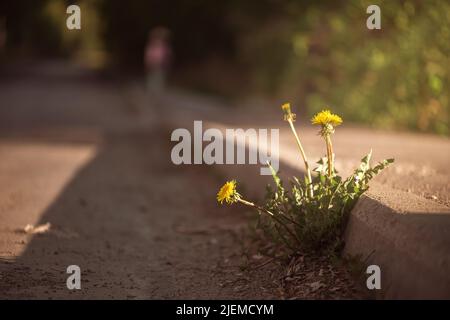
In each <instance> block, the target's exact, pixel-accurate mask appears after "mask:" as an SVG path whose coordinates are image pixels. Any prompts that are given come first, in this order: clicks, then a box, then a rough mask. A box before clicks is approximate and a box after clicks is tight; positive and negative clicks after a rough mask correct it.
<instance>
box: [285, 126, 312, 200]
mask: <svg viewBox="0 0 450 320" xmlns="http://www.w3.org/2000/svg"><path fill="white" fill-rule="evenodd" d="M288 122H289V125H290V126H291V130H292V133H293V134H294V137H295V140H296V141H297V146H298V148H299V149H300V154H301V155H302V158H303V162H304V163H305V169H306V174H307V177H308V183H309V187H310V188H309V192H310V195H311V197H313V196H314V191H313V186H312V178H311V170H310V169H309V164H308V159H307V158H306V153H305V150H304V149H303V146H302V143H301V142H300V139H299V137H298V135H297V131H296V130H295V127H294V123H293V122H292V120H288Z"/></svg>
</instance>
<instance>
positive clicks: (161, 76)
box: [144, 27, 172, 96]
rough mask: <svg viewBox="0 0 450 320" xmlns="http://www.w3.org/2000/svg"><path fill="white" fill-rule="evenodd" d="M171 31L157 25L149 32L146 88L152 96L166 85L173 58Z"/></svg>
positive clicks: (146, 52) (146, 50)
mask: <svg viewBox="0 0 450 320" xmlns="http://www.w3.org/2000/svg"><path fill="white" fill-rule="evenodd" d="M169 37H170V31H169V30H168V29H167V28H164V27H156V28H154V29H152V30H151V31H150V32H149V35H148V40H147V44H146V46H145V54H144V64H145V70H146V89H147V92H148V93H149V94H150V95H152V96H157V95H160V94H161V93H163V91H164V89H165V86H166V79H167V73H168V70H169V67H170V62H171V58H172V50H171V48H170V45H169Z"/></svg>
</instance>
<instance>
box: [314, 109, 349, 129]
mask: <svg viewBox="0 0 450 320" xmlns="http://www.w3.org/2000/svg"><path fill="white" fill-rule="evenodd" d="M311 123H312V124H319V125H321V126H327V125H332V126H335V127H336V126H338V125H340V124H341V123H342V118H341V117H339V116H338V115H337V114H333V113H331V112H330V110H323V111H321V112H319V113H318V114H316V115H315V116H314V117H313V118H312V119H311Z"/></svg>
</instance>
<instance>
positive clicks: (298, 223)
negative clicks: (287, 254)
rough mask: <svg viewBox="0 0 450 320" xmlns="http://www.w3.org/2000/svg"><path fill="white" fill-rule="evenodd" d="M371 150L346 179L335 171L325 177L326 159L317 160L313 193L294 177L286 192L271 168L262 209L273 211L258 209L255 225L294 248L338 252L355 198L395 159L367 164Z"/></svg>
mask: <svg viewBox="0 0 450 320" xmlns="http://www.w3.org/2000/svg"><path fill="white" fill-rule="evenodd" d="M371 153H372V152H370V153H369V154H368V155H367V156H365V157H364V158H363V159H361V164H360V166H359V167H358V168H357V169H356V170H355V171H354V172H353V174H352V175H350V176H349V177H348V178H347V179H345V180H343V179H342V177H340V176H339V175H337V173H336V172H335V174H334V175H333V177H331V178H330V177H328V176H327V168H328V163H327V158H322V159H320V160H319V161H318V162H317V164H318V166H317V168H316V169H315V170H314V171H315V172H316V173H317V176H316V178H315V179H314V181H313V183H312V185H313V189H314V195H313V196H312V197H311V195H310V193H309V192H307V191H308V188H309V185H308V183H307V182H306V181H300V180H299V179H297V178H296V177H293V180H292V181H291V189H290V191H287V190H286V189H285V187H284V186H283V181H282V180H281V179H280V177H279V176H278V174H277V173H276V172H275V171H274V170H273V169H272V176H273V179H274V183H275V188H273V187H271V186H270V185H269V186H267V191H266V200H265V205H264V206H263V208H264V209H265V210H267V211H269V212H271V213H272V214H273V216H272V215H267V214H264V213H263V212H261V214H260V215H259V221H258V227H259V228H261V229H262V230H264V232H265V234H266V235H267V236H268V237H269V238H270V239H272V240H273V241H274V242H276V243H280V244H284V245H286V246H287V247H289V248H290V249H291V250H293V251H297V250H298V249H300V248H301V249H302V250H305V251H310V252H315V253H320V252H328V253H338V252H339V251H340V249H341V248H342V244H343V242H342V236H343V232H344V230H345V227H346V222H347V218H348V215H349V213H350V211H351V209H352V208H353V206H354V204H355V203H356V201H357V200H358V198H359V197H360V196H361V195H362V194H363V193H364V192H365V191H367V189H368V188H369V186H368V183H369V181H370V180H371V179H372V178H373V177H374V176H375V175H377V174H378V173H379V172H380V171H381V170H383V169H384V168H386V167H387V166H388V165H389V164H390V163H392V162H394V159H387V160H384V161H382V162H380V163H378V164H377V165H376V166H374V167H371V166H370V158H371Z"/></svg>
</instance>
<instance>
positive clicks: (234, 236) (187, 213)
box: [0, 63, 352, 299]
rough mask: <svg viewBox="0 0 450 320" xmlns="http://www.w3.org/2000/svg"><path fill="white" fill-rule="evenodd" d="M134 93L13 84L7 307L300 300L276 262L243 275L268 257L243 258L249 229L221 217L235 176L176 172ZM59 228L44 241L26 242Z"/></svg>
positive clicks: (58, 76) (36, 81)
mask: <svg viewBox="0 0 450 320" xmlns="http://www.w3.org/2000/svg"><path fill="white" fill-rule="evenodd" d="M122 89H123V86H122V85H121V84H118V83H113V82H111V81H109V80H104V79H101V78H99V77H98V76H96V75H94V74H90V73H88V72H86V71H85V70H80V69H77V68H76V67H68V66H66V65H62V66H61V65H58V64H53V63H52V64H46V65H40V66H38V67H36V68H35V69H29V70H26V71H22V72H13V73H11V74H9V75H6V76H4V77H3V78H2V80H1V82H0V101H1V108H0V128H1V130H0V158H1V162H0V298H2V299H5V298H6V299H16V298H19V299H23V298H32V299H36V298H39V299H58V298H82V299H87V298H100V299H105V298H106V299H108V298H133V299H134V298H136V299H143V298H189V299H197V298H224V299H225V298H256V299H259V298H283V297H290V296H293V295H296V294H297V293H291V294H290V295H288V294H286V293H285V292H283V289H282V288H280V279H282V278H283V274H282V272H283V269H282V268H281V267H279V265H278V264H276V263H271V264H264V267H261V268H257V270H254V271H252V272H248V271H247V272H245V271H243V270H242V267H243V266H245V265H246V264H248V263H249V261H250V262H252V259H253V260H254V261H253V262H254V264H255V265H260V264H261V263H264V262H265V258H264V257H260V256H254V257H252V256H250V257H245V256H243V248H242V243H241V241H240V232H241V231H240V230H241V229H242V228H245V227H246V226H247V222H248V220H247V218H246V217H245V216H244V213H245V212H243V211H242V210H239V209H238V208H237V207H233V208H229V207H222V208H219V207H218V205H217V203H216V201H215V194H216V192H217V187H218V186H219V185H220V183H222V182H223V181H222V180H223V177H220V176H218V173H217V172H215V171H212V170H211V168H208V167H196V166H186V167H180V166H175V165H173V164H172V162H171V161H170V132H168V131H167V130H166V129H164V128H163V127H161V126H160V123H161V112H160V110H157V109H155V108H154V106H152V104H151V103H146V102H145V101H144V103H142V101H143V100H139V101H136V99H135V98H134V95H133V94H131V95H130V92H129V90H122ZM47 223H50V225H51V226H50V229H49V230H47V231H46V232H44V233H43V234H31V233H26V232H25V231H24V228H25V226H26V225H28V224H31V225H34V226H40V225H46V224H47ZM69 265H78V266H79V267H80V269H81V275H82V278H81V283H82V289H81V290H73V291H71V290H68V289H67V287H66V279H67V277H68V276H69V275H68V274H67V273H66V270H67V267H68V266H69ZM330 268H331V267H330ZM306 271H308V272H309V273H310V275H314V274H315V273H318V272H319V271H320V272H321V273H322V269H320V270H319V268H318V269H317V270H306ZM315 281H316V280H315V279H314V277H312V278H311V277H309V278H308V279H307V281H306V282H305V286H306V290H305V289H303V290H302V292H301V294H302V296H303V297H314V296H315V295H316V296H317V295H318V294H320V295H322V293H320V292H321V291H323V290H316V289H314V290H313V291H315V293H314V294H313V293H311V292H310V291H312V289H313V287H309V286H308V285H309V284H308V283H309V282H311V283H313V282H315ZM347 281H348V282H349V283H351V282H352V280H347ZM294 291H295V290H294ZM333 295H334V296H335V297H340V296H342V297H343V296H349V295H348V293H336V292H335V293H333ZM326 296H330V295H326V292H325V297H326Z"/></svg>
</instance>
